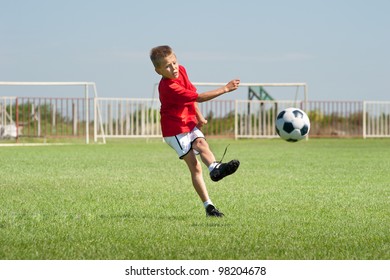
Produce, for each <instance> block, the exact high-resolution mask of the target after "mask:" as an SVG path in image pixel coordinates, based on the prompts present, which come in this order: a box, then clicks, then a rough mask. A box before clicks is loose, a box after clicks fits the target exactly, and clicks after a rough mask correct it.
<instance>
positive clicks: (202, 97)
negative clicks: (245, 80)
mask: <svg viewBox="0 0 390 280" xmlns="http://www.w3.org/2000/svg"><path fill="white" fill-rule="evenodd" d="M239 84H240V80H239V79H236V80H232V81H230V82H229V83H227V84H226V85H225V86H223V87H220V88H217V89H215V90H211V91H207V92H204V93H199V94H198V98H197V99H196V101H197V102H199V103H201V102H205V101H209V100H211V99H214V98H216V97H218V96H220V95H222V94H224V93H228V92H231V91H233V90H236V89H237V88H238V85H239Z"/></svg>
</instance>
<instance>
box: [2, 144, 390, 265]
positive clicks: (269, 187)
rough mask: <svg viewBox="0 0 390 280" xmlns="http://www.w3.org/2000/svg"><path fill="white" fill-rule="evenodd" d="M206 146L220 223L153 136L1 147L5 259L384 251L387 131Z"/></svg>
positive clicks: (388, 213) (388, 249) (388, 212)
mask: <svg viewBox="0 0 390 280" xmlns="http://www.w3.org/2000/svg"><path fill="white" fill-rule="evenodd" d="M209 144H210V146H211V148H212V150H213V151H214V153H215V155H216V157H217V158H219V157H220V156H221V155H222V154H223V151H224V149H225V147H226V145H228V144H230V147H229V150H228V152H227V155H226V156H225V160H229V159H232V158H238V159H240V161H241V166H240V168H239V170H238V171H237V173H236V174H234V175H233V176H230V177H227V178H225V179H224V180H222V181H220V182H218V183H214V182H212V181H211V180H210V179H209V178H208V176H207V169H206V167H204V173H205V178H206V179H205V180H206V184H207V186H208V189H209V193H210V196H211V198H212V199H213V201H214V203H215V204H216V205H217V207H219V208H220V210H222V211H223V212H224V213H225V215H226V217H225V218H223V219H212V218H206V217H205V212H204V209H203V205H202V203H201V201H200V200H199V198H198V197H197V195H196V194H195V191H194V189H193V187H192V184H191V180H190V175H189V172H188V170H187V167H186V165H185V163H184V162H183V161H179V160H178V159H177V157H176V155H175V153H174V152H173V150H171V149H170V148H169V147H168V146H167V145H166V144H164V143H162V142H161V141H159V140H153V141H145V140H126V141H111V142H109V143H108V144H106V145H67V146H41V147H0V259H28V260H31V259H77V260H80V259H149V260H154V259H190V260H193V259H196V260H197V259H205V260H210V259H218V260H219V259H222V260H225V259H265V260H267V259H271V260H272V259H277V260H280V259H299V260H307V259H310V260H312V259H327V260H328V259H364V260H366V259H390V139H376V140H361V139H343V140H337V139H333V140H330V139H311V140H310V141H307V142H306V141H302V142H299V143H287V142H284V141H282V140H280V139H275V140H239V141H234V140H210V141H209Z"/></svg>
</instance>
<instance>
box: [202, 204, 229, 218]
mask: <svg viewBox="0 0 390 280" xmlns="http://www.w3.org/2000/svg"><path fill="white" fill-rule="evenodd" d="M223 216H225V215H224V214H223V213H222V212H219V210H218V209H217V208H215V206H214V205H212V204H209V205H208V206H207V207H206V217H218V218H222V217H223Z"/></svg>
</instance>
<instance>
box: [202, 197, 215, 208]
mask: <svg viewBox="0 0 390 280" xmlns="http://www.w3.org/2000/svg"><path fill="white" fill-rule="evenodd" d="M210 204H211V205H214V204H213V202H212V201H211V199H208V200H206V201H205V202H203V205H204V208H207V206H209V205H210Z"/></svg>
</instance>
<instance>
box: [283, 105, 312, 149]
mask: <svg viewBox="0 0 390 280" xmlns="http://www.w3.org/2000/svg"><path fill="white" fill-rule="evenodd" d="M309 131H310V120H309V117H308V116H307V114H306V113H305V112H304V111H302V110H301V109H298V108H287V109H284V110H283V111H281V112H280V113H279V114H278V116H277V117H276V132H277V133H278V135H279V136H280V137H281V138H282V139H284V140H286V141H288V142H297V141H299V140H302V139H304V138H305V137H306V136H307V135H308V134H309Z"/></svg>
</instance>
